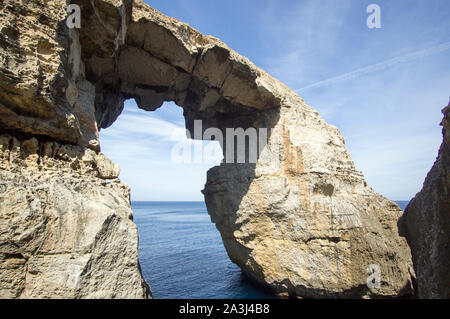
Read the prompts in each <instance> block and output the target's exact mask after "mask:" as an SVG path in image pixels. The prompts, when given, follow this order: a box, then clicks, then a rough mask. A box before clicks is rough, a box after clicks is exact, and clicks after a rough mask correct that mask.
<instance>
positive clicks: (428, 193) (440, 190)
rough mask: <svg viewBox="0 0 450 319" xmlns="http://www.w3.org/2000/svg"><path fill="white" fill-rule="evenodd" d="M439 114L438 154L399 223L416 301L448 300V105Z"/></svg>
mask: <svg viewBox="0 0 450 319" xmlns="http://www.w3.org/2000/svg"><path fill="white" fill-rule="evenodd" d="M442 113H443V114H444V120H443V121H442V123H441V125H442V126H443V127H444V128H443V130H442V135H443V138H444V141H443V143H442V145H441V148H440V150H439V155H438V157H437V159H436V162H435V163H434V166H433V168H432V169H431V171H430V172H429V173H428V176H427V178H426V179H425V182H424V184H423V188H422V190H421V191H420V193H418V194H417V195H416V197H414V198H413V199H412V200H411V202H410V203H409V205H408V206H407V207H406V209H405V213H404V214H403V216H402V217H401V219H400V220H399V230H400V232H401V234H402V236H405V237H406V239H407V240H408V244H409V245H410V246H411V253H412V258H413V264H414V269H415V271H416V274H417V293H418V297H419V298H446V299H449V298H450V273H449V269H450V200H449V198H450V104H449V105H448V106H447V107H446V108H444V109H443V110H442Z"/></svg>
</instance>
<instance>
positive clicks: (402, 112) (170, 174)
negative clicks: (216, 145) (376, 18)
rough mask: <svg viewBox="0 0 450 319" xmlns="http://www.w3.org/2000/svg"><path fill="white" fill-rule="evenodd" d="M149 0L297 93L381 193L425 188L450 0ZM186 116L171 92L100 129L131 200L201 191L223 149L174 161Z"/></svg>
mask: <svg viewBox="0 0 450 319" xmlns="http://www.w3.org/2000/svg"><path fill="white" fill-rule="evenodd" d="M145 2H147V3H148V4H149V5H151V6H152V7H154V8H155V9H157V10H159V11H161V12H162V13H164V14H166V15H168V16H172V17H175V18H177V19H179V20H181V21H184V22H187V23H188V24H190V25H191V26H193V27H194V28H196V29H198V30H199V31H200V32H202V33H204V34H210V35H213V36H216V37H218V38H220V39H222V40H223V41H224V42H225V43H227V44H228V45H229V46H230V47H231V48H233V49H234V50H235V51H237V52H238V53H240V54H242V55H244V56H246V57H248V58H249V59H250V60H251V61H252V62H254V63H255V64H256V65H258V66H259V67H261V68H263V69H264V70H266V71H267V72H268V73H269V74H271V75H272V76H274V77H276V78H278V79H279V80H281V81H282V82H284V83H285V84H287V85H288V86H289V87H290V88H291V89H293V90H295V91H296V92H297V93H299V95H300V96H302V97H303V98H304V99H305V100H306V102H307V103H308V104H309V105H311V106H312V107H314V108H315V109H317V110H318V111H319V113H320V114H321V116H322V117H324V118H325V120H326V121H327V122H329V123H331V124H333V125H335V126H337V127H338V128H339V129H340V131H341V132H342V134H343V135H344V137H345V139H346V144H347V147H348V149H349V151H350V153H351V155H352V157H353V160H354V161H355V164H356V166H357V168H358V169H360V170H362V172H363V173H364V175H365V177H366V179H367V181H368V183H369V185H371V186H372V187H373V188H374V189H375V190H376V191H377V192H379V193H381V194H383V195H385V196H387V197H388V198H391V199H394V200H408V199H410V198H411V197H413V196H414V195H415V193H417V192H418V191H419V190H420V189H421V187H422V183H423V180H424V178H425V176H426V174H427V172H428V171H429V170H430V168H431V167H432V165H433V163H434V161H435V159H436V155H437V152H438V148H439V145H440V143H441V140H442V137H441V127H440V126H439V123H440V121H441V119H442V115H441V113H440V110H441V109H442V108H443V107H444V106H445V105H447V103H448V98H449V95H450V72H449V70H450V6H449V2H448V0H427V1H422V0H417V1H403V0H388V1H375V0H372V1H363V0H340V1H335V0H306V1H279V0H278V1H261V0H260V1H253V0H240V1H234V0H228V1H207V0H189V1H188V0H170V1H167V0H162V1H145ZM371 3H375V4H378V5H379V6H380V8H381V26H382V27H381V29H369V28H367V26H366V19H367V17H368V16H369V14H368V13H367V12H366V8H367V6H368V5H369V4H371ZM183 123H184V121H183V117H182V110H181V108H179V107H177V106H176V105H175V104H173V103H165V104H164V105H163V107H161V108H160V109H158V110H157V111H155V112H144V111H142V110H138V109H137V107H136V106H135V104H134V101H127V103H126V107H125V111H124V112H123V114H122V115H121V116H120V117H119V119H118V120H117V121H116V123H114V124H113V125H112V126H111V127H110V128H108V129H106V130H102V131H101V132H100V142H101V146H102V151H103V152H104V153H105V154H106V155H108V156H109V157H110V158H111V159H112V160H113V161H115V162H117V163H119V164H120V166H121V175H120V178H121V179H122V180H123V181H124V182H126V183H128V184H129V185H130V186H131V188H132V191H131V194H132V200H203V195H202V194H201V193H200V190H201V189H202V188H203V186H204V183H205V181H206V171H207V169H208V168H210V167H212V166H214V165H217V164H218V163H219V162H220V160H219V159H218V158H217V157H216V158H214V159H212V160H211V161H210V162H209V163H203V164H197V163H191V164H187V163H172V162H171V157H170V154H171V149H172V148H173V146H174V145H175V144H176V143H178V141H179V139H177V136H178V137H179V136H180V134H181V135H182V134H183V127H184V124H183ZM180 130H181V133H180ZM174 132H175V133H174ZM177 132H178V133H177ZM174 134H175V135H174ZM177 134H178V135H177ZM184 143H188V144H189V143H206V142H201V141H196V142H193V141H185V142H184ZM210 143H211V142H210Z"/></svg>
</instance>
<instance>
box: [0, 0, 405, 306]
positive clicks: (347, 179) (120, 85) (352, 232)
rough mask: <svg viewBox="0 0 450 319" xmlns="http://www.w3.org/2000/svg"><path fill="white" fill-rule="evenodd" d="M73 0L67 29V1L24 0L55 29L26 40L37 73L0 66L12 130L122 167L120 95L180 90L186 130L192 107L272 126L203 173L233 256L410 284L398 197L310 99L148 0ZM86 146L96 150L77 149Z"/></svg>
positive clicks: (348, 293) (315, 275)
mask: <svg viewBox="0 0 450 319" xmlns="http://www.w3.org/2000/svg"><path fill="white" fill-rule="evenodd" d="M71 2H72V3H75V4H78V5H79V6H80V7H81V12H82V15H81V16H82V25H81V28H80V29H68V28H67V26H66V24H65V20H64V18H65V13H64V10H65V6H66V1H61V0H60V1H50V2H49V4H48V6H47V7H42V5H41V6H39V5H38V4H36V2H34V1H30V3H33V4H34V5H35V7H33V8H34V10H32V13H33V14H35V16H36V17H37V19H36V20H37V21H40V20H42V21H44V22H39V23H41V31H45V30H47V29H50V30H52V31H51V32H48V33H47V34H46V35H44V34H42V35H41V38H39V40H37V41H35V42H33V41H31V43H32V45H30V47H32V48H33V49H34V50H36V55H35V57H36V60H35V61H36V63H35V64H33V68H31V69H32V71H34V73H33V72H31V76H30V78H26V77H25V76H24V75H23V74H22V73H20V72H17V74H16V75H17V76H16V78H14V77H12V76H11V77H10V78H7V76H6V75H7V73H6V72H5V71H4V70H5V68H3V69H2V70H3V71H4V72H3V73H2V78H1V80H2V81H1V84H2V88H3V89H4V91H3V92H9V93H8V94H6V93H1V94H0V112H1V113H2V119H1V120H0V123H2V124H3V126H4V128H5V131H6V132H8V134H10V135H12V136H15V135H17V134H19V135H20V134H25V137H24V139H26V138H27V137H29V135H30V134H31V135H33V136H37V137H38V142H37V144H38V146H37V147H36V148H40V149H42V146H40V145H41V144H42V143H41V140H39V138H42V139H50V140H52V141H57V143H61V144H63V145H65V144H70V145H75V146H76V147H77V149H79V152H80V154H82V155H77V154H75V155H74V156H73V157H70V156H69V162H70V167H71V169H74V170H76V169H78V170H80V169H81V171H82V174H87V173H86V171H88V172H89V173H91V171H94V173H95V174H97V176H99V177H100V178H113V179H115V178H116V177H117V169H116V168H115V167H114V165H112V164H110V163H109V162H108V161H107V160H106V159H99V158H98V157H101V153H98V152H99V150H100V144H99V141H98V130H99V129H103V128H107V127H108V126H110V125H111V124H112V123H113V122H114V121H115V120H116V118H117V117H118V116H119V115H120V113H121V112H122V110H123V102H124V100H125V99H129V98H134V99H135V100H136V102H137V104H138V106H139V107H140V108H142V109H144V110H148V111H152V110H155V109H156V108H158V107H160V106H161V105H162V103H163V102H164V101H174V102H175V103H176V104H177V105H179V106H181V107H183V110H184V112H183V114H184V117H185V121H186V128H187V129H188V130H190V131H191V135H192V136H193V135H194V134H193V133H194V132H192V130H193V122H194V120H202V127H203V130H206V129H207V128H210V127H217V128H219V129H222V131H223V132H225V128H237V127H242V128H244V129H245V128H250V127H254V128H269V129H270V135H269V141H268V144H267V145H266V146H265V147H264V149H263V150H262V152H261V154H259V157H258V161H257V163H256V164H255V163H242V164H237V163H236V164H232V163H223V164H221V165H220V166H218V167H214V168H212V169H211V170H210V171H209V172H208V176H207V183H206V185H205V189H204V190H203V193H204V195H205V201H206V204H207V208H208V212H209V214H210V215H211V219H212V221H213V222H214V223H215V224H216V226H217V228H218V230H219V231H220V233H221V235H222V239H223V242H224V245H225V248H226V250H227V252H228V255H229V257H230V259H231V260H232V261H233V262H235V263H236V264H238V265H239V266H240V267H241V268H242V270H243V271H244V272H245V273H247V274H248V275H249V276H250V277H251V278H253V279H254V280H255V281H257V282H259V283H261V284H263V285H266V286H269V287H270V288H272V289H274V290H275V291H276V292H278V293H284V294H289V295H291V296H301V297H395V296H404V295H410V294H411V293H412V277H413V276H414V274H413V270H412V267H411V256H410V252H409V248H408V246H407V244H406V241H405V240H404V239H403V238H401V237H399V235H398V231H397V226H396V222H397V219H398V217H399V216H400V214H401V210H400V209H399V208H398V206H397V205H396V204H395V203H393V202H391V201H389V200H387V199H386V198H384V197H382V196H381V195H378V194H377V193H375V192H374V191H373V190H372V189H371V188H370V187H369V186H368V185H367V183H366V182H365V180H364V177H363V175H362V173H361V172H359V171H358V170H356V168H355V166H354V163H353V161H352V160H351V157H350V155H349V154H348V152H347V150H346V148H345V142H344V139H343V137H342V136H341V134H340V133H339V131H338V129H337V128H335V127H333V126H331V125H329V124H327V123H326V122H325V121H324V120H323V119H322V118H321V117H320V116H319V114H318V113H317V112H316V111H315V110H314V109H312V108H311V107H310V106H308V105H307V104H306V103H305V101H304V100H303V99H302V98H300V97H299V96H298V95H297V94H296V93H294V92H293V91H291V90H290V89H289V88H287V87H286V86H285V85H283V84H282V83H280V82H279V81H278V80H276V79H274V78H272V77H271V76H269V75H268V74H267V73H265V72H264V71H263V70H261V69H259V68H258V67H256V66H255V65H253V64H252V63H251V62H250V61H249V60H248V59H246V58H244V57H242V56H240V55H239V54H237V53H236V52H234V51H233V50H232V49H230V48H229V47H228V46H226V45H225V44H224V43H222V42H221V41H220V40H218V39H216V38H214V37H211V36H204V35H202V34H200V33H199V32H198V31H196V30H195V29H193V28H191V27H190V26H189V25H187V24H184V23H181V22H179V21H177V20H175V19H173V18H169V17H166V16H164V15H162V14H161V13H159V12H158V11H156V10H154V9H152V8H151V7H149V6H147V5H145V4H144V3H142V1H140V0H139V1H138V0H136V1H132V0H123V1H119V0H97V1H94V0H93V1H89V0H80V1H71ZM42 17H44V18H42ZM46 19H47V20H46ZM11 28H12V30H14V28H13V25H12V23H11ZM47 31H48V30H47ZM43 33H44V32H43ZM19 43H21V42H20V41H19ZM6 50H7V49H5V51H6ZM17 65H19V66H20V65H21V64H20V60H19V59H17ZM18 70H19V71H20V69H19V68H18ZM3 75H5V76H3ZM36 79H38V80H39V81H36ZM26 80H28V82H27V81H26ZM24 83H25V84H24ZM36 83H38V84H36ZM13 94H16V95H15V96H16V97H15V98H14V99H11V97H12V96H13ZM36 97H38V98H39V99H38V100H37V99H36ZM10 141H11V139H8V143H9V144H11V142H10ZM18 143H19V144H20V147H21V148H22V149H23V148H24V147H23V145H24V143H28V142H27V141H25V142H21V141H19V142H18ZM40 143H41V144H40ZM4 148H5V149H6V148H8V150H9V152H11V147H10V145H8V147H6V146H5V147H4ZM35 152H36V150H35ZM37 152H38V153H39V156H41V155H42V151H41V150H39V151H37ZM22 153H24V151H22ZM25 153H26V152H25ZM31 153H33V152H31ZM86 153H89V154H91V153H92V154H93V155H92V157H93V159H90V160H82V159H83V158H85V156H86V155H85V154H86ZM53 155H54V153H53ZM25 157H26V156H25ZM71 158H74V159H76V161H75V160H73V161H72V160H71ZM59 160H62V158H60V159H59ZM74 162H76V163H77V165H75V164H74ZM86 167H88V168H89V169H87V168H86ZM119 184H120V183H119ZM122 191H123V188H122ZM122 191H121V192H122ZM75 192H76V191H75ZM121 194H122V193H121ZM123 196H124V197H126V196H128V195H123ZM128 209H129V207H128ZM111 253H113V252H111ZM371 265H378V266H379V269H380V271H381V274H380V282H379V286H377V284H376V285H375V287H371V286H370V285H369V286H368V285H367V280H368V278H369V275H370V273H368V267H369V269H371V268H370V267H371ZM122 267H123V266H122ZM47 271H49V272H51V271H52V269H51V268H50V269H49V270H47ZM97 271H101V269H99V270H97ZM85 280H86V281H88V280H89V279H85ZM136 285H137V286H139V285H141V286H140V287H143V286H144V285H142V284H140V283H137V284H136ZM87 286H89V285H88V284H87ZM80 289H81V288H80ZM90 289H92V287H91V288H90ZM108 289H110V287H108ZM116 289H117V288H116ZM89 293H91V294H92V293H93V292H92V291H90V292H89ZM89 293H85V292H84V291H83V292H81V293H79V294H78V295H77V296H79V297H83V296H90V295H89ZM49 294H51V292H50V293H49ZM31 295H32V294H31ZM143 295H144V296H145V295H146V293H144V294H143ZM25 296H29V295H27V294H25ZM100 296H101V294H100ZM105 296H110V295H108V294H105Z"/></svg>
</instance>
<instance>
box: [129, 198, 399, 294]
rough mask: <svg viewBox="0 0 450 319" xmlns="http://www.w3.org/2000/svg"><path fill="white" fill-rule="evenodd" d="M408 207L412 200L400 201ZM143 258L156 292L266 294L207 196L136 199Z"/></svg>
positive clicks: (144, 268) (153, 292)
mask: <svg viewBox="0 0 450 319" xmlns="http://www.w3.org/2000/svg"><path fill="white" fill-rule="evenodd" d="M397 204H399V206H400V208H402V209H404V208H405V207H406V205H407V204H408V202H407V201H397ZM131 207H132V209H133V213H134V221H135V222H136V224H137V227H138V231H139V262H140V264H141V268H142V273H143V275H144V278H145V279H146V280H147V282H148V283H149V284H150V286H151V289H152V294H153V298H161V299H166V298H170V299H184V298H189V299H199V298H202V299H222V298H223V299H235V298H242V299H253V298H255V299H266V298H274V296H273V295H271V294H270V293H269V292H267V291H265V290H264V289H262V288H261V287H259V286H257V285H255V284H254V283H253V282H252V281H250V280H248V278H246V276H245V275H244V274H243V273H242V272H241V270H240V269H239V267H238V266H236V265H235V264H233V263H232V262H231V261H230V259H229V258H228V255H227V253H226V251H225V248H224V247H223V244H222V239H221V238H220V234H219V231H218V230H217V229H216V227H215V225H214V224H213V223H212V222H211V220H210V217H209V215H208V213H207V210H206V205H205V203H204V202H132V203H131Z"/></svg>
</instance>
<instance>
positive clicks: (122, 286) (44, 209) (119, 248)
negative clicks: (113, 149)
mask: <svg viewBox="0 0 450 319" xmlns="http://www.w3.org/2000/svg"><path fill="white" fill-rule="evenodd" d="M108 165H109V166H113V167H111V168H110V169H109V170H108V171H113V170H114V165H112V164H111V163H110V162H109V160H108V159H106V158H104V156H103V159H102V154H101V153H100V154H96V153H95V152H94V151H92V150H90V149H84V148H82V147H79V146H69V145H62V144H59V143H56V142H43V141H40V140H38V139H36V138H34V137H33V138H31V139H28V140H18V139H17V138H15V137H12V136H9V135H1V136H0V203H1V208H0V270H1V271H0V282H1V283H2V284H1V285H0V297H1V298H146V297H149V295H150V290H149V288H148V286H147V284H146V283H145V281H144V280H143V279H142V276H141V272H140V268H139V264H138V256H137V241H138V236H137V229H136V225H135V224H134V223H133V221H132V216H133V215H132V211H131V209H130V202H129V189H128V186H126V185H124V184H123V183H121V182H120V181H119V180H118V179H117V175H116V176H108V178H113V179H112V180H111V181H110V182H107V181H105V180H103V179H102V178H99V177H102V170H104V169H105V167H107V166H108ZM99 167H101V169H99Z"/></svg>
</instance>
